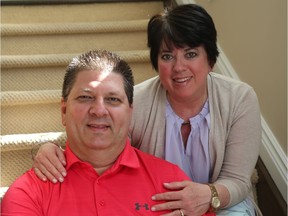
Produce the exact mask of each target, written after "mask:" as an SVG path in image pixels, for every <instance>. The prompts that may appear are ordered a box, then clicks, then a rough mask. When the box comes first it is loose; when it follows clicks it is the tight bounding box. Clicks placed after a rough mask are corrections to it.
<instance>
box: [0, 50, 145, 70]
mask: <svg viewBox="0 0 288 216" xmlns="http://www.w3.org/2000/svg"><path fill="white" fill-rule="evenodd" d="M115 53H117V54H118V55H119V56H120V57H121V58H122V59H124V60H126V61H127V62H128V63H132V62H133V63H134V62H148V61H149V51H148V50H136V51H115ZM78 55H79V54H48V55H4V56H1V60H0V64H1V68H2V69H5V68H23V67H51V66H52V67H53V66H54V67H55V66H67V64H68V63H69V62H70V61H71V60H72V58H74V57H75V56H78Z"/></svg>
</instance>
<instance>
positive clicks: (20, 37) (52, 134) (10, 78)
mask: <svg viewBox="0 0 288 216" xmlns="http://www.w3.org/2000/svg"><path fill="white" fill-rule="evenodd" d="M162 8H163V1H149V2H142V1H138V2H130V3H129V2H125V3H124V2H123V3H119V2H118V3H115V2H114V3H86V4H59V5H30V6H19V5H18V6H2V7H1V16H2V25H1V45H2V47H1V52H2V56H1V70H2V74H1V75H2V79H1V102H2V103H1V118H2V119H1V120H2V126H1V129H2V132H1V187H2V188H3V187H6V188H7V187H8V186H9V185H10V184H11V183H12V182H13V181H14V180H15V179H16V178H17V177H18V176H20V175H21V174H22V173H24V172H25V171H26V170H28V169H29V168H31V165H32V158H31V156H32V154H31V151H36V150H37V148H38V146H39V145H41V143H43V142H46V141H48V140H50V141H57V142H58V143H60V144H64V142H65V133H64V132H63V131H64V128H63V126H62V124H61V115H60V97H61V88H62V81H63V77H64V73H65V68H66V66H67V65H68V63H69V62H70V60H71V59H72V57H74V56H76V55H78V54H80V53H83V52H85V51H87V50H90V49H94V48H95V49H104V48H105V49H108V50H110V51H114V52H116V53H118V54H119V55H120V56H122V57H123V58H124V59H125V60H127V61H128V62H129V63H130V65H131V67H132V69H133V71H134V76H135V83H136V84H137V83H139V82H141V81H143V80H146V79H147V78H150V77H152V76H155V72H154V71H153V70H152V67H151V64H150V62H149V53H148V49H147V46H146V44H147V43H146V41H147V40H146V26H147V22H148V19H149V18H150V17H151V15H154V14H156V13H159V12H160V11H162Z"/></svg>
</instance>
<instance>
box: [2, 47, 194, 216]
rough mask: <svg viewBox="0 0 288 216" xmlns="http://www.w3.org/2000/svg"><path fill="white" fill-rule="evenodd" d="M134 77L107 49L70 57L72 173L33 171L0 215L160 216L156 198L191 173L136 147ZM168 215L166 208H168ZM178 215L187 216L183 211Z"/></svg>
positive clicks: (67, 119)
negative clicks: (132, 135)
mask: <svg viewBox="0 0 288 216" xmlns="http://www.w3.org/2000/svg"><path fill="white" fill-rule="evenodd" d="M133 85H134V81H133V75H132V71H131V69H130V67H129V65H128V64H127V63H126V62H125V61H123V60H121V59H120V58H119V57H118V56H117V55H115V54H113V53H110V52H108V51H105V50H100V51H99V50H95V51H89V52H87V53H85V54H82V55H80V56H79V57H76V58H74V59H73V60H72V62H71V63H70V64H69V66H68V67H67V71H66V74H65V77H64V82H63V88H62V99H61V114H62V123H63V125H64V126H65V128H66V134H67V142H66V151H65V154H66V158H67V166H66V168H67V172H68V175H67V177H66V179H65V181H64V182H63V183H57V184H54V183H52V182H43V181H42V180H40V179H39V178H38V177H36V175H35V174H34V172H33V170H32V169H31V170H29V171H28V172H26V173H25V174H24V175H23V176H21V177H20V178H19V179H17V180H16V181H15V182H14V183H13V184H12V185H11V187H10V188H9V190H8V191H7V193H6V194H5V196H4V198H3V201H2V209H1V212H2V215H21V216H23V215H29V216H33V215H53V216H55V215H69V216H73V215H85V216H89V215H93V216H95V215H159V214H163V213H165V212H164V211H162V212H153V211H152V210H151V208H150V207H151V206H153V205H155V204H156V202H157V201H154V200H152V195H154V194H155V193H159V192H165V191H167V190H166V189H165V188H164V187H163V183H165V182H172V181H183V180H188V179H189V178H188V177H187V176H186V175H185V174H184V173H183V172H182V171H181V170H180V169H179V168H178V167H177V166H175V165H172V164H170V163H168V162H166V161H164V160H161V159H159V158H156V157H154V156H151V155H148V154H146V153H143V152H140V151H139V150H137V149H135V148H133V147H132V146H131V145H130V141H129V138H128V129H129V125H130V121H131V116H132V110H133V109H132V103H133ZM166 212H167V211H166ZM179 215H184V213H183V212H182V210H181V209H179Z"/></svg>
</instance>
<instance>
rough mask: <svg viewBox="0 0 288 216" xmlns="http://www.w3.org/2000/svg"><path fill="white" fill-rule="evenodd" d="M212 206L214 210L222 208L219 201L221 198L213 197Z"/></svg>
mask: <svg viewBox="0 0 288 216" xmlns="http://www.w3.org/2000/svg"><path fill="white" fill-rule="evenodd" d="M211 204H212V207H213V208H215V209H217V208H219V207H220V200H219V198H218V197H213V198H212V202H211Z"/></svg>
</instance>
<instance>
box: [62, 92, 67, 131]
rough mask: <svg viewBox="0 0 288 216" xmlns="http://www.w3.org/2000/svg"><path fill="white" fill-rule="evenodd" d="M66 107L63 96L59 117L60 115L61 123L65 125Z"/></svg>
mask: <svg viewBox="0 0 288 216" xmlns="http://www.w3.org/2000/svg"><path fill="white" fill-rule="evenodd" d="M66 107H67V102H66V101H65V100H64V98H63V97H62V98H61V117H62V124H63V125H64V126H66Z"/></svg>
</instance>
